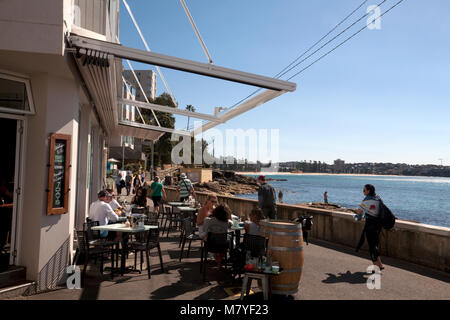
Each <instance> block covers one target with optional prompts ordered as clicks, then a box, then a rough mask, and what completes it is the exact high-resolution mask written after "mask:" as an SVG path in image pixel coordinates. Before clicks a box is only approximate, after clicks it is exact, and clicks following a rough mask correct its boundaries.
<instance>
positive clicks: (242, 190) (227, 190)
mask: <svg viewBox="0 0 450 320" xmlns="http://www.w3.org/2000/svg"><path fill="white" fill-rule="evenodd" d="M194 189H195V190H196V191H202V192H214V193H217V194H220V195H225V196H230V195H235V194H249V193H255V192H258V184H257V183H256V179H255V178H253V177H247V176H243V175H240V174H236V173H235V172H234V171H222V170H213V181H211V182H205V183H198V184H196V185H195V186H194Z"/></svg>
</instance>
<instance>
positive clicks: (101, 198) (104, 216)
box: [89, 190, 119, 239]
mask: <svg viewBox="0 0 450 320" xmlns="http://www.w3.org/2000/svg"><path fill="white" fill-rule="evenodd" d="M97 197H98V200H97V201H95V202H93V203H92V204H91V206H90V207H89V218H90V219H91V220H92V221H98V224H99V225H100V226H104V225H107V224H109V223H110V222H116V221H117V220H118V219H119V216H118V215H117V214H116V213H115V212H114V210H113V209H112V208H111V206H110V205H109V203H110V202H111V200H112V196H111V194H110V193H109V192H107V191H106V190H101V191H100V192H99V193H98V194H97ZM100 236H101V237H108V239H114V238H115V237H116V233H115V232H111V233H109V234H108V231H102V232H101V233H100Z"/></svg>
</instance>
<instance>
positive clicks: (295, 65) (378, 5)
mask: <svg viewBox="0 0 450 320" xmlns="http://www.w3.org/2000/svg"><path fill="white" fill-rule="evenodd" d="M386 1H387V0H383V1H381V2H380V3H379V4H377V7H380V6H381V5H382V4H383V3H385V2H386ZM369 13H370V11H369V12H367V13H366V14H365V15H363V16H362V17H360V18H359V19H358V20H356V21H355V22H353V23H352V24H351V25H349V26H348V27H347V28H345V29H344V30H342V31H341V32H339V33H338V34H337V35H335V36H334V37H333V38H331V39H330V40H328V41H327V42H325V43H324V44H323V45H321V46H320V47H319V48H318V49H316V50H314V52H312V53H310V54H309V55H308V56H306V57H305V58H303V59H302V60H300V61H299V62H297V63H296V64H294V65H293V66H292V67H290V68H289V69H288V70H286V71H284V72H283V73H281V74H280V75H279V76H278V77H277V78H280V77H282V76H284V75H285V74H286V73H288V72H289V71H291V70H292V69H294V68H296V67H297V66H298V65H300V64H301V63H303V62H304V61H306V60H307V59H309V58H310V57H311V56H312V55H314V54H315V53H317V52H318V51H320V50H321V49H322V48H323V47H325V46H326V45H328V44H329V43H330V42H332V41H334V40H335V39H336V38H337V37H339V36H340V35H341V34H343V33H345V32H346V31H347V30H349V29H350V28H351V27H353V26H354V25H355V24H357V23H358V22H360V21H361V20H362V19H364V18H365V17H367V16H368V15H369ZM365 27H366V26H364V28H365Z"/></svg>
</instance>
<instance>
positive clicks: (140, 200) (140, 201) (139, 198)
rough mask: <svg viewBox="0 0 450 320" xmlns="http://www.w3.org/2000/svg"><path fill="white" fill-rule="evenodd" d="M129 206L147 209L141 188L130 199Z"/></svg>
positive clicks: (144, 195)
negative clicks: (133, 205)
mask: <svg viewBox="0 0 450 320" xmlns="http://www.w3.org/2000/svg"><path fill="white" fill-rule="evenodd" d="M131 204H135V205H137V206H138V207H145V208H147V197H146V194H145V192H144V189H143V188H142V187H139V188H138V189H137V191H136V195H135V196H134V197H133V199H131Z"/></svg>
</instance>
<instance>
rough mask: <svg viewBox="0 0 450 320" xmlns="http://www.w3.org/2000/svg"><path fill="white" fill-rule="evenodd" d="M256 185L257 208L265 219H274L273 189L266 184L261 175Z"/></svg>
mask: <svg viewBox="0 0 450 320" xmlns="http://www.w3.org/2000/svg"><path fill="white" fill-rule="evenodd" d="M258 183H259V189H258V207H259V208H261V210H262V212H263V214H264V216H265V217H266V218H270V219H276V218H277V209H276V204H275V200H276V199H275V197H276V196H275V189H274V188H273V187H272V186H271V185H268V184H267V183H266V177H264V176H263V175H261V176H259V177H258Z"/></svg>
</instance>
